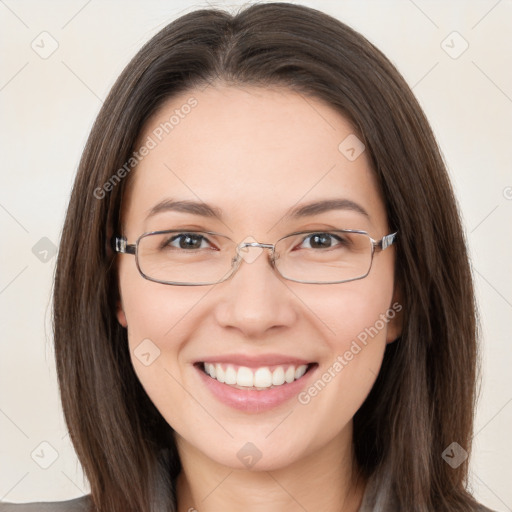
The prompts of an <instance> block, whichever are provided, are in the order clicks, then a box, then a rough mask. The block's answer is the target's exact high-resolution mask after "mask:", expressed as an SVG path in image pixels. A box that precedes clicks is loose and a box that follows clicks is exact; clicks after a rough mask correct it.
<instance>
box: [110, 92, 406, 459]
mask: <svg viewBox="0 0 512 512" xmlns="http://www.w3.org/2000/svg"><path fill="white" fill-rule="evenodd" d="M187 105H188V107H187ZM172 116H174V117H172ZM347 137H348V139H347ZM139 142H140V145H145V146H146V149H147V151H146V150H142V151H141V152H140V155H141V156H142V160H141V161H140V163H139V164H138V166H137V168H136V170H134V171H133V172H134V175H133V176H132V177H131V179H133V181H131V183H130V187H129V190H128V191H127V193H126V195H125V197H124V209H123V233H121V234H122V235H124V236H126V238H127V240H128V243H135V241H136V239H137V238H138V237H139V236H140V235H141V234H142V233H145V232H149V231H157V230H165V229H183V230H184V231H185V232H186V230H187V229H189V230H190V229H194V230H204V231H215V232H218V233H222V234H225V235H227V236H229V237H230V238H231V239H233V240H234V241H235V242H237V243H239V242H241V241H243V240H244V241H255V240H256V241H258V242H261V243H275V242H276V241H277V240H278V239H279V238H281V237H283V236H285V235H287V234H290V233H292V232H295V231H301V230H315V229H318V230H319V232H325V230H332V229H360V230H365V231H367V232H368V233H369V234H370V236H371V237H373V238H374V239H375V240H380V239H381V238H382V237H383V236H384V235H387V234H388V233H389V232H390V228H389V226H388V223H387V218H386V213H385V209H384V205H383V201H382V198H381V197H380V194H379V190H378V188H377V185H376V182H375V179H374V176H373V174H372V171H371V169H370V166H369V161H368V158H367V156H366V152H365V151H364V150H363V151H362V149H363V148H362V147H361V146H360V142H359V141H358V139H355V135H354V134H353V129H352V127H351V125H350V124H349V122H347V120H345V119H344V118H343V117H342V116H341V115H340V114H339V113H337V112H336V111H334V110H333V109H332V108H331V107H329V106H327V105H325V104H324V103H322V102H320V101H318V100H315V99H313V98H311V97H304V96H302V95H299V94H296V93H294V92H291V91H289V90H287V89H275V90H269V89H266V88H265V89H263V88H253V87H246V88H245V87H244V88H234V87H227V86H220V85H217V86H215V87H214V86H209V87H207V88H206V89H205V90H203V91H198V90H194V91H189V92H187V93H183V94H182V95H180V96H178V97H175V98H173V99H172V100H170V101H168V102H167V103H166V104H165V105H164V106H163V107H162V108H161V109H160V110H159V111H158V112H157V114H156V115H154V116H153V117H152V118H151V119H150V121H149V123H148V124H147V126H146V129H145V131H144V132H143V133H142V134H141V136H140V139H139ZM361 151H362V152H361ZM359 153H360V154H359ZM144 155H145V156H144ZM328 199H329V200H330V199H342V200H346V201H345V202H344V203H342V205H341V207H340V208H336V209H330V210H327V211H321V212H319V211H317V212H316V213H313V214H311V215H308V216H305V215H304V216H299V217H292V216H285V214H286V213H287V211H288V210H289V209H292V208H297V207H300V206H302V205H305V204H308V203H311V202H316V201H324V200H328ZM170 200H173V201H195V202H199V203H207V204H208V205H211V206H212V208H213V209H214V212H215V213H217V214H218V215H219V216H220V215H221V218H217V217H215V216H204V215H200V214H199V213H200V212H199V211H196V213H194V212H188V211H177V210H173V209H170V208H159V209H158V211H152V209H153V208H154V207H155V205H158V204H161V203H162V201H170ZM348 201H350V202H352V203H348ZM353 204H355V205H358V206H354V205H353ZM364 212H366V213H364ZM310 242H311V240H310ZM331 243H332V240H331ZM306 245H307V242H306ZM174 246H177V242H174ZM317 247H318V246H317ZM394 250H395V249H394V246H391V248H388V249H386V250H385V251H383V252H378V253H376V254H375V256H374V260H373V265H372V268H371V271H370V273H369V275H368V276H367V277H366V278H364V279H360V280H356V281H352V282H346V283H339V284H327V285H326V284H305V283H298V282H292V281H289V280H285V279H284V278H282V277H280V276H279V275H278V274H277V273H276V272H275V271H274V270H273V269H272V267H271V265H270V262H269V258H268V255H269V250H268V249H263V250H262V249H258V248H249V249H248V250H247V252H246V253H244V254H245V256H244V260H243V261H242V263H241V266H240V268H239V269H238V271H237V273H236V274H235V275H234V276H233V277H232V278H231V279H229V280H227V281H224V282H222V283H219V284H216V285H207V286H172V285H164V284H160V283H156V282H152V281H149V280H146V279H144V278H143V277H142V276H141V275H140V274H139V272H138V270H137V268H136V265H135V258H134V257H133V256H130V255H120V256H118V258H119V286H120V295H121V300H120V303H119V309H118V320H119V322H120V323H121V324H122V325H123V326H125V327H127V329H128V339H129V347H130V353H131V358H132V363H133V366H134V369H135V372H136V373H137V375H138V378H139V379H140V382H141V383H142V385H143V386H144V388H145V390H146V392H147V394H148V395H149V397H150V398H151V400H152V401H153V403H154V404H155V406H156V407H157V408H158V410H159V411H160V413H161V414H162V416H163V417H164V418H165V419H166V421H167V422H168V423H169V425H171V426H172V427H173V429H174V430H175V431H176V433H177V434H178V436H177V441H178V443H179V445H180V446H181V447H182V448H184V447H188V449H189V450H191V451H194V452H195V453H199V454H201V456H206V457H207V458H208V459H211V460H213V461H216V462H217V463H221V464H224V465H227V466H230V467H234V468H244V467H251V466H252V465H253V464H254V463H257V467H258V468H259V469H276V468H279V467H285V466H287V465H289V464H291V463H293V462H295V461H298V460H300V459H301V458H304V457H306V456H309V455H311V454H313V453H315V452H317V451H319V450H325V449H328V447H329V446H333V444H332V443H336V442H337V441H339V440H340V439H342V438H343V439H346V440H347V439H351V433H352V430H351V429H352V417H353V416H354V414H355V412H356V411H357V410H358V409H359V407H360V406H361V404H362V403H363V401H364V400H365V398H366V396H367V395H368V393H369V391H370V389H371V388H372V386H373V383H374V382H375V379H376V377H377V374H378V373H379V369H380V365H381V362H382V358H383V354H384V349H385V346H386V343H389V342H391V341H393V340H394V339H395V338H396V337H397V335H398V333H399V326H398V321H397V319H398V318H399V316H398V315H397V314H396V313H397V311H398V309H400V306H398V307H397V306H396V303H395V307H393V304H394V301H395V300H396V296H395V293H394V274H393V267H394V257H395V256H394ZM386 315H387V316H386ZM389 317H395V318H394V319H393V320H390V321H387V320H388V318H389ZM205 361H206V362H209V363H210V364H212V365H213V366H214V367H215V368H216V376H217V377H219V373H222V372H219V366H220V368H222V370H223V371H224V372H226V373H227V375H226V376H225V378H228V375H229V378H228V380H229V379H233V378H237V379H238V380H237V382H238V383H239V384H240V383H241V384H242V385H243V386H248V385H250V382H251V379H252V378H253V377H255V376H256V379H257V383H258V384H260V387H265V386H268V382H269V379H273V380H272V382H275V385H273V387H272V388H270V389H269V388H266V389H259V390H256V389H253V390H247V389H244V388H243V387H242V389H240V388H238V387H235V386H234V385H231V384H226V383H221V382H219V381H218V380H217V379H214V378H212V377H211V376H209V375H207V374H206V373H205V372H204V371H203V368H204V365H203V364H202V363H204V362H205ZM304 364H307V365H308V371H307V372H306V373H305V374H304V375H303V376H302V377H299V378H298V379H297V380H294V381H293V382H287V381H286V380H285V382H284V383H283V384H281V382H282V381H283V378H284V379H286V378H288V380H291V379H294V378H295V376H296V375H293V372H294V370H293V369H292V370H290V369H289V368H290V367H294V369H295V370H298V373H297V375H299V374H300V369H299V367H301V366H303V365H304ZM216 365H218V366H216ZM228 366H231V369H228ZM240 367H242V368H241V369H240ZM209 368H211V367H210V366H209ZM233 376H235V377H233ZM245 378H247V379H248V380H244V379H245ZM260 379H261V380H260ZM220 380H222V377H221V376H220Z"/></svg>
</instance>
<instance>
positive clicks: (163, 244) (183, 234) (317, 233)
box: [161, 231, 347, 249]
mask: <svg viewBox="0 0 512 512" xmlns="http://www.w3.org/2000/svg"><path fill="white" fill-rule="evenodd" d="M190 235H192V236H193V237H195V238H200V239H201V242H202V241H206V242H207V243H209V244H210V245H211V242H210V241H209V240H208V238H206V237H205V236H203V235H200V234H198V233H187V232H183V233H178V234H175V235H173V236H172V237H170V238H168V239H167V240H165V241H164V242H163V243H162V245H161V248H162V249H163V248H165V247H168V246H170V244H171V243H172V242H174V241H176V240H179V239H180V238H184V237H185V236H190ZM316 235H327V236H328V237H330V238H331V240H337V241H338V242H339V244H344V243H347V241H346V240H344V239H342V238H341V237H340V236H338V235H334V234H333V233H329V232H324V231H315V232H313V233H309V234H307V235H305V236H304V238H303V239H302V241H301V243H300V245H302V244H303V243H304V242H305V241H306V240H308V239H311V238H312V237H314V236H316ZM339 244H338V245H339ZM310 246H311V242H310ZM171 247H172V246H171ZM329 248H331V247H329ZM176 249H178V247H176ZM199 249H201V247H199Z"/></svg>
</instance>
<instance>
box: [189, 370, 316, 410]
mask: <svg viewBox="0 0 512 512" xmlns="http://www.w3.org/2000/svg"><path fill="white" fill-rule="evenodd" d="M201 366H202V365H201ZM194 367H195V369H196V370H197V371H198V372H199V375H200V377H201V379H202V380H203V382H204V384H205V385H206V387H207V388H208V389H209V390H210V391H211V393H212V394H213V395H214V396H215V397H216V398H217V399H218V400H220V401H221V402H222V403H224V404H226V405H229V406H230V407H233V408H234V409H238V410H240V411H245V412H264V411H268V410H270V409H273V408H274V407H278V406H279V405H282V404H284V403H285V402H287V401H288V400H290V399H291V398H293V397H294V396H297V395H298V394H299V393H300V392H301V390H302V389H303V388H304V387H305V386H306V385H307V384H308V382H309V381H310V380H311V376H312V375H313V373H315V370H316V369H317V368H318V364H316V363H315V364H314V365H313V366H311V367H310V368H309V369H308V371H307V372H306V373H305V374H304V375H303V376H302V377H301V378H300V379H297V380H294V381H293V382H290V383H286V384H282V385H281V386H276V387H274V388H269V389H262V390H257V389H247V390H245V389H238V388H234V387H232V386H229V385H228V384H223V383H222V382H219V381H218V380H217V379H214V378H212V377H210V376H209V375H207V374H206V373H205V372H204V371H203V370H202V369H201V368H200V367H199V366H197V365H194Z"/></svg>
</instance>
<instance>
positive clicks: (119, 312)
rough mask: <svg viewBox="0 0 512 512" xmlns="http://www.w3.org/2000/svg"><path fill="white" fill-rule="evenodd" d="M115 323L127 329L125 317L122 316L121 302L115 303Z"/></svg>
mask: <svg viewBox="0 0 512 512" xmlns="http://www.w3.org/2000/svg"><path fill="white" fill-rule="evenodd" d="M116 316H117V321H118V322H119V323H120V324H121V325H122V326H123V327H124V328H126V327H128V321H127V320H126V315H125V314H124V310H123V304H122V303H121V300H118V301H117V312H116Z"/></svg>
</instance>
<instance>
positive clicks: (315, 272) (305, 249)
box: [276, 230, 372, 283]
mask: <svg viewBox="0 0 512 512" xmlns="http://www.w3.org/2000/svg"><path fill="white" fill-rule="evenodd" d="M276 252H277V253H278V254H279V257H278V258H276V267H277V268H278V270H279V272H280V273H281V274H282V275H283V276H284V277H286V278H288V279H294V280H298V281H306V282H317V283H335V282H340V281H348V280H353V279H358V278H361V277H364V276H365V275H366V274H367V273H368V271H369V270H370V266H371V262H372V243H371V240H370V237H369V236H368V235H366V234H364V233H354V232H350V231H339V230H337V231H328V232H314V233H313V232H309V233H301V234H297V235H291V236H288V237H286V238H283V239H282V240H280V241H279V242H278V244H277V245H276Z"/></svg>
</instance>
